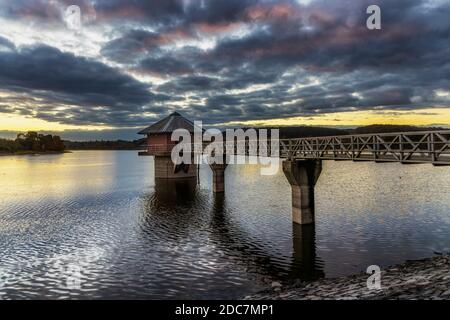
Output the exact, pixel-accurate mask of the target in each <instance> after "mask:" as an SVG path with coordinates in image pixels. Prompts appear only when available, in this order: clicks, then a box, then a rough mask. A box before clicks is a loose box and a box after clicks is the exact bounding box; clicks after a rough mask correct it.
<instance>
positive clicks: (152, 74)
mask: <svg viewBox="0 0 450 320" xmlns="http://www.w3.org/2000/svg"><path fill="white" fill-rule="evenodd" d="M371 4H377V5H379V6H380V8H381V11H382V29H381V30H368V29H367V27H366V19H367V17H368V16H369V15H368V14H367V13H366V9H367V7H368V6H369V5H371ZM69 5H77V6H79V7H80V9H81V28H80V29H73V28H71V25H70V21H71V20H70V19H69V18H67V16H66V9H67V7H68V6H69ZM449 17H450V1H446V0H395V1H394V0H386V1H383V0H367V1H366V0H335V1H333V0H279V1H272V0H147V1H144V0H142V1H140V0H133V1H131V0H130V1H119V0H79V1H77V0H70V1H65V0H61V1H58V0H47V1H45V0H15V1H10V0H0V26H1V28H0V131H2V132H5V131H8V130H12V131H17V130H28V129H34V130H47V131H50V130H52V131H55V130H65V131H66V133H71V134H73V133H77V134H78V133H79V136H80V137H81V136H82V137H84V138H89V137H94V136H95V137H98V136H99V132H93V131H90V130H103V131H100V133H103V134H104V135H108V136H107V137H112V136H116V137H118V136H121V137H124V138H129V137H130V135H129V133H130V132H132V133H133V134H134V132H135V131H136V128H141V127H144V126H146V125H148V124H150V123H152V122H153V121H155V120H157V119H160V118H161V117H163V116H165V115H167V114H168V113H170V112H173V111H180V112H181V113H183V114H184V115H186V116H187V117H189V118H191V119H195V120H203V121H204V122H205V123H207V124H209V125H218V126H224V125H239V124H246V125H248V124H251V125H255V124H258V125H259V124H270V125H275V124H276V125H278V124H281V125H296V124H298V125H327V126H341V125H342V126H356V125H364V124H371V123H395V124H417V125H445V126H450V109H449V108H450V41H449V39H450V19H449ZM68 19H69V20H68ZM68 22H69V25H68ZM86 131H87V133H86ZM81 132H84V133H81ZM105 137H106V136H105Z"/></svg>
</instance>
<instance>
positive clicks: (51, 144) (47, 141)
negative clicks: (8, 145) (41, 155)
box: [15, 131, 65, 152]
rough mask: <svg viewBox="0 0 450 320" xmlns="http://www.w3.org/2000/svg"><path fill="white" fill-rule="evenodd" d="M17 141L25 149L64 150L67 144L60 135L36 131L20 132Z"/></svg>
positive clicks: (39, 150) (38, 150)
mask: <svg viewBox="0 0 450 320" xmlns="http://www.w3.org/2000/svg"><path fill="white" fill-rule="evenodd" d="M15 142H16V143H17V144H18V145H20V146H21V147H22V149H23V150H32V151H36V152H41V151H64V149H65V146H64V143H63V141H62V140H61V138H60V137H59V136H52V135H50V134H48V135H43V134H38V133H37V132H35V131H29V132H27V133H19V134H18V135H17V138H16V140H15Z"/></svg>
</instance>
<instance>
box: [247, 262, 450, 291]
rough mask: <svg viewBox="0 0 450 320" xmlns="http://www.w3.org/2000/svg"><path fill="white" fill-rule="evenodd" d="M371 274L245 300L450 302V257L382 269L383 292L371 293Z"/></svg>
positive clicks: (273, 289) (278, 288) (327, 280)
mask: <svg viewBox="0 0 450 320" xmlns="http://www.w3.org/2000/svg"><path fill="white" fill-rule="evenodd" d="M369 276H370V275H369V274H366V273H361V274H358V275H353V276H348V277H341V278H332V279H331V278H330V279H321V280H317V281H314V282H310V283H303V284H301V285H294V286H283V287H281V288H280V286H272V288H271V289H268V290H266V291H263V292H260V293H258V294H255V295H251V296H247V297H246V298H245V299H268V300H278V299H281V300H323V299H324V300H379V299H401V300H412V299H426V300H450V254H447V255H442V256H438V257H433V258H429V259H424V260H418V261H407V262H405V263H404V264H401V265H396V266H393V267H389V268H385V269H382V270H381V289H380V290H376V289H372V290H369V289H368V288H367V279H368V277H369Z"/></svg>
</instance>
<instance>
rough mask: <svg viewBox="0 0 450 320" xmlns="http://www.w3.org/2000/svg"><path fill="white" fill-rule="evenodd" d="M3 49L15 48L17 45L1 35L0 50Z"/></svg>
mask: <svg viewBox="0 0 450 320" xmlns="http://www.w3.org/2000/svg"><path fill="white" fill-rule="evenodd" d="M2 49H8V50H15V49H16V46H15V45H14V43H12V42H11V41H10V40H8V39H6V38H4V37H1V36H0V50H2Z"/></svg>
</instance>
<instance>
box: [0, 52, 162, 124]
mask: <svg viewBox="0 0 450 320" xmlns="http://www.w3.org/2000/svg"><path fill="white" fill-rule="evenodd" d="M0 66H1V71H0V88H1V89H5V90H7V91H10V92H16V93H26V94H28V95H31V96H34V97H36V98H39V101H40V102H39V101H38V102H37V101H36V100H35V101H33V102H34V103H35V104H36V103H40V104H42V106H41V107H40V108H39V111H38V112H37V113H36V116H37V117H38V118H41V119H47V120H58V121H62V122H64V123H73V124H80V123H85V124H88V123H113V124H121V123H122V122H123V121H124V119H127V118H130V119H131V118H132V116H133V114H135V113H139V112H140V110H141V108H142V106H143V105H146V104H149V103H155V102H162V101H166V100H169V97H168V96H165V95H163V94H154V93H151V92H150V90H149V88H148V85H146V84H143V83H140V82H138V81H137V80H135V79H134V78H132V77H130V76H128V75H125V74H123V73H121V72H120V71H119V70H117V69H114V68H111V67H109V66H106V65H105V64H103V63H100V62H97V61H93V60H89V59H86V58H82V57H76V56H74V55H73V54H70V53H63V52H61V51H59V50H58V49H55V48H52V47H49V46H37V47H25V48H23V49H21V50H18V51H8V52H0ZM28 99H30V98H28ZM20 102H23V105H24V106H25V107H27V106H28V105H29V104H27V103H26V102H29V100H27V99H25V98H23V97H22V98H19V99H18V101H15V105H19V106H20V105H21V104H20ZM62 105H63V106H65V108H66V110H65V112H62V113H55V112H54V111H55V110H58V107H61V106H62ZM80 107H82V108H80ZM98 108H100V109H98ZM45 109H47V110H45ZM42 111H45V112H42Z"/></svg>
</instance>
